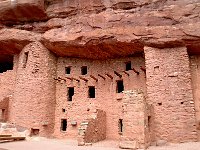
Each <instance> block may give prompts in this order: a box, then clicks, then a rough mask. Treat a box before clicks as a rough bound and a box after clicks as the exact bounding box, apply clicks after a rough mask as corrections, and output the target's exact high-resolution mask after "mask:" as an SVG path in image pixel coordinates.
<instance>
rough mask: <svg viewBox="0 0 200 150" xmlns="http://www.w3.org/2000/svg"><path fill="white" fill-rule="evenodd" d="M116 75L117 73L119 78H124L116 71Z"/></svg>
mask: <svg viewBox="0 0 200 150" xmlns="http://www.w3.org/2000/svg"><path fill="white" fill-rule="evenodd" d="M114 73H115V74H116V75H117V76H118V77H120V78H122V75H121V74H119V73H118V72H117V71H114Z"/></svg>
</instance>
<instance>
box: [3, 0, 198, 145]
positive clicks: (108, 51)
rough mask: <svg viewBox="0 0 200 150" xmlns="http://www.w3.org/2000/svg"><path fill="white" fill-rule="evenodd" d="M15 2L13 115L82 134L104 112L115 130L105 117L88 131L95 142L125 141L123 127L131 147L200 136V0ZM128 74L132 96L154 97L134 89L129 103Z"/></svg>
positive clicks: (45, 128)
mask: <svg viewBox="0 0 200 150" xmlns="http://www.w3.org/2000/svg"><path fill="white" fill-rule="evenodd" d="M13 2H16V1H12V3H11V1H8V0H4V1H1V2H0V24H1V25H0V63H10V62H12V61H13V60H12V57H13V55H14V61H13V62H14V66H13V70H10V71H7V72H5V73H2V74H0V84H1V86H0V103H1V104H4V102H5V101H3V100H5V98H8V97H9V96H10V97H9V106H7V107H6V108H5V109H7V112H6V113H7V116H8V117H7V118H6V119H7V120H8V121H10V122H14V123H16V124H17V125H21V126H22V127H27V128H29V129H30V131H32V133H39V134H40V135H42V136H52V135H53V136H55V137H60V138H61V137H62V138H68V137H73V138H74V137H77V134H78V132H77V130H78V127H79V126H80V124H81V122H83V121H85V120H87V119H88V118H91V117H95V116H93V115H92V114H94V112H96V110H97V109H100V110H103V111H104V112H106V121H105V120H104V121H103V123H104V124H103V125H106V133H105V132H104V131H105V130H104V131H101V130H99V129H100V128H98V129H97V128H95V127H98V125H99V123H98V121H99V120H98V118H95V121H96V122H97V123H98V125H95V127H94V126H91V130H89V131H88V132H87V133H90V132H92V133H91V134H89V135H94V136H93V137H92V138H91V137H90V136H88V137H90V138H91V139H90V141H93V142H95V141H98V139H104V138H105V134H106V138H108V139H114V140H119V139H120V137H121V134H122V133H121V131H120V130H121V129H122V128H120V127H122V125H124V129H123V130H124V131H123V133H124V137H126V140H125V142H124V143H125V146H123V147H127V145H126V144H128V146H130V145H131V146H133V147H137V146H134V141H137V142H138V143H139V145H140V146H139V147H141V146H144V147H146V146H148V145H149V144H150V143H153V142H155V141H163V140H164V141H167V142H186V141H196V140H197V139H199V137H200V131H199V120H200V117H199V116H200V114H199V112H200V111H199V104H200V102H199V97H200V94H199V89H200V87H199V86H198V85H199V81H200V79H199V67H198V66H199V64H200V61H199V52H200V51H199V47H200V30H199V26H200V19H199V18H200V17H199V14H200V3H199V1H198V0H190V1H188V0H176V1H174V0H145V1H141V0H84V1H78V0H68V1H62V0H56V1H53V0H45V1H42V0H38V1H33V0H29V1H26V0H18V1H17V3H16V4H13ZM14 12H15V13H14ZM52 52H53V53H52ZM144 55H145V57H144ZM192 55H195V56H192ZM84 58H86V59H84ZM110 58H112V59H110ZM128 62H131V63H132V66H131V68H129V69H128V71H125V70H126V69H127V68H126V67H127V66H126V65H127V63H128ZM86 66H87V69H88V70H87V74H86V75H83V74H81V73H82V68H83V67H86ZM132 67H133V68H134V69H135V70H136V71H137V72H139V73H136V71H133V69H132ZM145 67H146V68H145ZM67 68H68V69H70V71H69V72H70V73H68V71H66V69H67ZM141 68H145V71H142V70H141ZM143 70H144V69H143ZM116 72H117V73H118V75H117V74H116ZM191 74H192V76H191ZM91 76H92V77H91ZM94 79H97V80H94ZM119 80H120V81H121V80H123V90H124V91H125V94H126V93H127V91H128V92H130V91H131V90H138V89H142V91H143V93H144V95H145V97H143V99H142V100H141V99H140V101H136V102H137V103H135V102H134V101H133V99H132V98H131V96H130V95H126V96H127V99H130V101H128V102H127V101H126V100H127V99H125V98H126V97H124V93H117V90H118V88H119V87H118V83H119ZM90 87H93V88H94V89H95V90H96V95H95V96H96V97H95V98H91V97H89V95H90V94H89V88H90ZM69 88H73V90H74V92H73V96H72V97H73V100H72V101H68V96H69V94H68V90H69ZM11 95H13V96H11ZM138 98H139V95H138V94H136V95H135V99H138ZM143 101H144V103H143ZM6 102H7V101H6ZM146 103H147V106H148V105H151V109H150V108H148V107H147V106H146V105H145V104H146ZM63 119H65V120H66V121H67V125H66V127H67V129H66V131H65V130H62V128H63V126H64V125H63V124H62V121H61V120H63ZM104 119H105V118H104ZM133 120H134V121H133ZM72 121H73V122H76V125H73V124H70V122H72ZM120 121H121V122H120ZM123 121H125V122H123ZM119 129H120V130H119ZM119 131H120V132H119ZM97 133H98V134H97ZM140 133H141V134H140ZM83 134H84V133H83ZM101 134H102V135H103V136H102V138H99V137H97V135H101ZM81 135H82V134H81ZM133 135H134V136H133ZM79 140H80V144H84V140H83V139H82V137H81V138H80V139H79ZM90 141H89V142H90ZM129 141H132V142H129ZM126 142H127V143H126ZM122 144H123V143H122ZM133 147H132V148H133Z"/></svg>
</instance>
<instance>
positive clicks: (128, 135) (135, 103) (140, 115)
mask: <svg viewBox="0 0 200 150" xmlns="http://www.w3.org/2000/svg"><path fill="white" fill-rule="evenodd" d="M122 107H123V115H122V119H123V129H122V130H123V132H122V137H121V140H120V147H121V148H129V149H136V148H146V147H147V146H148V145H149V133H148V132H149V127H148V111H147V109H148V108H147V104H146V100H145V97H144V94H143V92H142V90H131V91H125V92H124V97H123V106H122Z"/></svg>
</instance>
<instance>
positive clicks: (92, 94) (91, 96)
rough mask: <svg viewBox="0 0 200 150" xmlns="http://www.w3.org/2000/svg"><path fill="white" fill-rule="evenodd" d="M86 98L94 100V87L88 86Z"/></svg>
mask: <svg viewBox="0 0 200 150" xmlns="http://www.w3.org/2000/svg"><path fill="white" fill-rule="evenodd" d="M88 97H89V98H95V87H94V86H90V87H89V89H88Z"/></svg>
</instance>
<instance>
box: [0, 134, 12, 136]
mask: <svg viewBox="0 0 200 150" xmlns="http://www.w3.org/2000/svg"><path fill="white" fill-rule="evenodd" d="M11 136H12V135H5V134H1V135H0V137H11Z"/></svg>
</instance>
